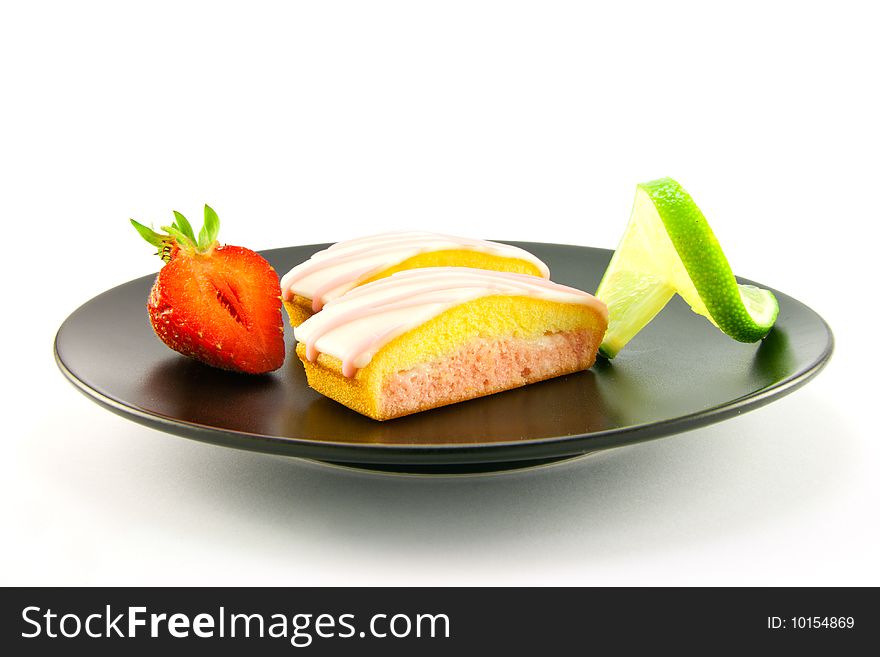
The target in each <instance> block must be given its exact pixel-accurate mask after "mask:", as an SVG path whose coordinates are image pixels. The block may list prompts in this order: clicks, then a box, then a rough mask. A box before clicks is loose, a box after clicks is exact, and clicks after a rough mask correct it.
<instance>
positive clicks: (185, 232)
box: [129, 204, 220, 262]
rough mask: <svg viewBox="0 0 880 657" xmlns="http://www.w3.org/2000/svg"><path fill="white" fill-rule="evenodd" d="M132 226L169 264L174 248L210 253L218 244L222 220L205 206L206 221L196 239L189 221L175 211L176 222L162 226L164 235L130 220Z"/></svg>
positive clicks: (211, 209)
mask: <svg viewBox="0 0 880 657" xmlns="http://www.w3.org/2000/svg"><path fill="white" fill-rule="evenodd" d="M129 221H130V222H131V225H132V226H134V229H135V230H136V231H137V232H138V234H139V235H140V236H141V237H143V238H144V239H145V240H146V241H147V242H149V243H150V244H152V245H153V246H155V247H156V248H157V249H159V251H158V252H157V254H156V255H158V256H159V257H160V258H162V260H164V261H165V262H168V261H169V260H170V259H171V253H172V252H173V250H174V248H175V247H177V248H181V249H184V250H186V251H190V252H192V253H208V252H210V251H211V250H213V248H214V247H215V246H216V244H217V235H218V234H219V233H220V218H219V217H218V216H217V213H216V212H214V210H213V208H211V206H209V205H207V204H205V220H204V223H203V224H202V229H201V230H200V231H199V237H198V239H196V234H195V231H193V227H192V225H191V224H190V223H189V220H188V219H187V218H186V217H184V216H183V215H182V214H181V213H180V212H178V211H177V210H174V221H173V222H171V225H170V226H162V227H161V230H163V231H165V232H164V233H158V232H156V231H155V230H153V229H152V228H150V227H148V226H144V225H143V224H142V223H139V222H137V221H135V220H134V219H129Z"/></svg>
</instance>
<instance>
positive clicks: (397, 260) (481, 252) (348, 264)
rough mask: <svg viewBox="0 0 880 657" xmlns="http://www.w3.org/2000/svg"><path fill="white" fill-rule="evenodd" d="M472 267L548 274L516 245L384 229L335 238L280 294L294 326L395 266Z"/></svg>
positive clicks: (289, 277) (285, 281)
mask: <svg viewBox="0 0 880 657" xmlns="http://www.w3.org/2000/svg"><path fill="white" fill-rule="evenodd" d="M424 267H474V268H478V269H491V270H497V271H508V272H516V273H520V274H530V275H533V276H540V277H542V278H550V270H549V269H548V267H547V265H546V264H544V263H543V262H542V261H541V260H540V259H538V258H536V257H535V256H534V255H532V254H531V253H529V252H528V251H525V250H523V249H520V248H518V247H515V246H509V245H507V244H500V243H498V242H488V241H486V240H478V239H470V238H466V237H455V236H452V235H441V234H438V233H430V232H424V231H404V232H396V233H383V234H381V235H372V236H369V237H361V238H358V239H353V240H347V241H344V242H337V243H336V244H333V245H332V246H330V247H329V248H326V249H324V250H322V251H318V252H317V253H315V254H314V255H313V256H312V257H311V258H310V259H308V260H306V261H305V262H303V263H301V264H299V265H297V266H296V267H294V268H293V269H291V270H290V271H289V272H288V273H287V274H285V275H284V276H283V277H282V278H281V297H282V300H283V301H284V306H285V308H286V309H287V313H288V315H289V317H290V323H291V324H292V325H293V326H298V325H299V324H301V323H302V322H304V321H305V320H306V319H308V318H309V317H310V316H311V315H312V314H313V313H316V312H318V311H319V310H321V308H322V307H323V306H324V305H325V304H326V303H327V302H328V301H330V300H332V299H336V298H338V297H340V296H342V295H343V294H345V293H346V292H348V291H349V290H351V289H353V288H355V287H357V286H359V285H363V284H365V283H369V282H370V281H375V280H378V279H380V278H385V277H387V276H390V275H391V274H394V273H395V272H398V271H404V270H408V269H417V268H424Z"/></svg>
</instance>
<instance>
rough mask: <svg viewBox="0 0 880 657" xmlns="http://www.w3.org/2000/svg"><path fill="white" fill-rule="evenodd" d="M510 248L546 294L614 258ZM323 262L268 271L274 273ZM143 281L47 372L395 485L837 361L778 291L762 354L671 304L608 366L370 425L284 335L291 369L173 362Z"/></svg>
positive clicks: (82, 318) (231, 438)
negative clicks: (546, 287) (392, 476)
mask: <svg viewBox="0 0 880 657" xmlns="http://www.w3.org/2000/svg"><path fill="white" fill-rule="evenodd" d="M514 244H516V245H517V246H521V247H523V248H525V249H528V250H529V251H531V252H532V253H534V254H535V255H537V256H538V257H539V258H541V259H543V260H544V261H545V262H547V263H548V264H549V265H550V268H551V271H552V274H553V280H555V281H558V282H560V283H565V284H567V285H573V286H575V287H579V288H582V289H585V290H591V291H592V290H595V289H596V286H597V285H598V283H599V279H600V277H601V275H602V273H603V272H604V270H605V267H606V266H607V264H608V261H609V259H610V257H611V251H608V250H605V249H593V248H587V247H580V246H567V245H560V244H537V243H531V242H515V243H514ZM325 246H327V245H324V244H317V245H310V246H297V247H291V248H286V249H274V250H271V251H266V252H264V253H263V255H264V256H265V257H266V258H267V259H268V260H269V261H270V262H271V263H272V265H273V266H274V267H275V269H276V270H277V271H278V272H280V273H284V272H286V271H287V270H288V269H290V268H291V267H292V266H293V265H295V264H297V263H299V262H302V261H303V260H305V259H306V258H308V257H309V256H310V255H311V254H312V253H314V252H315V251H317V250H319V249H321V248H324V247H325ZM153 279H154V277H153V276H145V277H143V278H139V279H137V280H134V281H131V282H129V283H125V284H124V285H120V286H119V287H116V288H113V289H112V290H108V291H107V292H105V293H103V294H101V295H99V296H97V297H95V298H94V299H92V300H91V301H89V302H88V303H86V304H85V305H83V306H81V307H80V308H79V309H78V310H76V312H74V313H73V314H72V315H71V316H70V317H68V318H67V320H66V321H65V322H64V324H63V325H62V326H61V328H60V329H59V331H58V335H57V336H56V338H55V355H56V360H57V362H58V365H59V367H60V368H61V370H62V372H64V374H65V375H66V376H67V377H68V379H70V381H71V382H72V383H73V384H74V385H75V386H76V387H77V388H78V389H79V390H80V391H82V392H83V393H85V394H86V395H88V396H89V397H90V398H92V399H93V400H95V401H96V402H98V403H99V404H101V405H102V406H104V407H106V408H109V409H110V410H112V411H114V412H116V413H119V414H120V415H123V416H125V417H127V418H129V419H132V420H134V421H136V422H140V423H143V424H146V425H148V426H151V427H154V428H157V429H161V430H163V431H168V432H170V433H174V434H178V435H181V436H185V437H187V438H194V439H196V440H202V441H205V442H210V443H215V444H218V445H225V446H227V447H238V448H241V449H249V450H256V451H261V452H271V453H275V454H286V455H289V456H298V457H303V458H309V459H317V460H321V461H329V462H335V463H347V464H351V465H358V466H362V467H370V468H374V469H383V470H392V471H421V472H447V471H458V472H467V471H484V470H501V469H506V468H510V467H522V466H523V465H531V464H536V463H544V462H548V461H552V460H556V459H560V458H566V457H571V456H576V455H580V454H585V453H588V452H592V451H595V450H599V449H605V448H608V447H615V446H618V445H625V444H628V443H634V442H639V441H642V440H649V439H652V438H659V437H661V436H665V435H668V434H672V433H677V432H681V431H687V430H689V429H695V428H697V427H700V426H703V425H706V424H710V423H712V422H718V421H720V420H724V419H726V418H729V417H731V416H734V415H739V414H741V413H743V412H745V411H747V410H751V409H754V408H757V407H759V406H762V405H763V404H766V403H768V402H770V401H773V400H774V399H778V398H780V397H782V396H783V395H785V394H787V393H789V392H791V391H792V390H794V389H796V388H798V387H799V386H801V385H803V384H804V383H806V382H807V381H808V380H809V379H810V378H812V377H813V376H815V374H816V373H818V371H819V370H820V369H821V368H822V366H823V365H824V364H825V363H826V362H827V360H828V358H829V357H830V356H831V351H832V347H833V338H832V335H831V330H830V329H829V328H828V325H827V324H826V323H825V322H824V320H823V319H822V318H821V317H819V315H817V314H816V313H815V312H813V311H812V310H810V309H809V308H808V307H807V306H805V305H804V304H802V303H801V302H799V301H797V300H795V299H792V298H791V297H789V296H786V295H785V294H782V293H780V292H776V291H775V290H774V292H775V293H776V296H777V298H778V299H779V305H780V313H779V319H778V321H777V324H776V326H775V327H774V329H773V330H772V331H771V332H770V334H769V335H768V336H767V338H766V339H765V340H764V341H763V342H761V343H759V344H741V343H739V342H734V341H733V340H731V339H729V338H727V337H726V336H724V335H723V334H722V333H721V332H720V331H718V330H717V329H715V328H714V327H713V326H711V325H710V324H709V322H707V321H706V320H705V319H704V318H702V317H699V316H697V315H695V314H694V313H692V312H691V311H690V309H689V308H688V306H687V304H685V303H684V302H683V301H682V300H681V299H680V298H678V297H676V298H675V299H673V301H672V302H671V303H670V304H669V305H668V306H667V307H666V308H665V309H664V310H663V312H662V313H660V315H658V317H657V318H656V319H655V320H654V321H653V322H651V324H649V325H648V326H647V327H646V328H645V329H644V330H643V331H642V332H641V333H640V334H639V335H638V336H636V338H635V339H634V340H633V341H632V342H630V344H629V345H628V346H627V347H626V348H625V349H624V350H623V351H622V352H621V353H620V355H619V356H618V357H617V358H615V359H614V361H613V362H608V361H602V360H601V359H600V361H599V362H598V363H597V365H596V366H595V367H594V368H593V369H592V370H590V371H588V372H581V373H579V374H576V375H572V376H566V377H560V378H558V379H553V380H551V381H545V382H543V383H538V384H534V385H531V386H527V387H525V388H521V389H518V390H512V391H508V392H504V393H500V394H496V395H492V396H490V397H484V398H482V399H475V400H471V401H468V402H464V403H461V404H455V405H452V406H447V407H445V408H440V409H436V410H432V411H427V412H424V413H419V414H416V415H412V416H409V417H404V418H400V419H397V420H391V421H388V422H376V421H374V420H370V419H368V418H365V417H362V416H361V415H358V414H357V413H355V412H354V411H351V410H349V409H347V408H345V407H344V406H341V405H339V404H337V403H336V402H334V401H331V400H330V399H327V398H325V397H322V396H321V395H319V394H317V393H316V392H314V391H313V390H312V389H311V388H309V387H308V385H307V384H306V379H305V374H304V372H303V368H302V365H301V364H300V362H299V360H298V359H297V358H296V356H295V355H294V353H293V347H292V345H293V331H292V330H291V329H290V328H287V330H286V340H287V345H288V357H287V362H285V364H284V366H283V367H282V368H281V369H280V370H278V371H276V372H273V373H272V374H269V375H263V376H256V377H255V376H248V375H242V374H233V373H229V372H224V371H220V370H216V369H213V368H210V367H208V366H205V365H202V364H200V363H198V362H196V361H193V360H190V359H188V358H185V357H184V356H180V355H178V354H176V353H174V352H173V351H171V350H169V349H168V348H167V347H165V346H164V345H163V344H162V343H161V342H159V340H158V338H156V336H155V335H154V334H153V331H152V329H151V327H150V324H149V322H148V320H147V315H146V309H145V304H146V299H147V295H148V293H149V291H150V287H151V285H152V283H153ZM741 282H748V281H741ZM759 285H760V284H759ZM761 287H766V286H764V285H762V286H761Z"/></svg>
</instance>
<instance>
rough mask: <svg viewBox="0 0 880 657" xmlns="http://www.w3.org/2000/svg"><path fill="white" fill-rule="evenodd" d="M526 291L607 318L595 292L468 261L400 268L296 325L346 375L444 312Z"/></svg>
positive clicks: (311, 351)
mask: <svg viewBox="0 0 880 657" xmlns="http://www.w3.org/2000/svg"><path fill="white" fill-rule="evenodd" d="M495 295H501V296H525V297H532V298H536V299H546V300H548V301H558V302H562V303H574V304H580V305H585V306H590V307H591V308H593V309H594V310H595V311H596V312H598V313H600V314H601V315H602V316H603V317H604V318H605V320H606V321H607V319H608V308H607V307H606V306H605V304H604V303H602V302H601V301H599V300H598V299H597V298H596V297H594V296H593V295H592V294H588V293H587V292H584V291H583V290H578V289H576V288H573V287H568V286H566V285H560V284H558V283H553V282H552V281H549V280H546V279H543V278H538V277H536V276H528V275H526V274H513V273H510V272H498V271H489V270H485V269H472V268H469V267H430V268H424V269H410V270H405V271H401V272H397V273H396V274H393V275H391V276H389V277H387V278H381V279H379V280H377V281H373V282H372V283H367V284H366V285H362V286H360V287H358V288H357V289H354V290H352V291H350V292H349V293H348V294H345V295H344V296H341V297H339V298H336V299H334V300H332V301H329V302H328V303H327V304H326V305H325V306H324V309H323V310H322V311H321V312H320V313H317V314H315V315H312V316H311V317H309V318H308V319H307V320H306V321H305V322H303V323H302V324H300V325H299V326H298V327H297V328H296V329H294V335H295V336H296V339H297V341H299V342H303V343H304V344H305V346H306V358H307V359H308V360H309V361H312V362H314V361H315V360H316V359H317V358H318V354H320V353H325V354H329V355H331V356H335V357H336V358H338V359H339V360H341V361H342V373H343V374H344V375H345V376H347V377H352V376H354V375H355V373H356V372H357V370H359V369H361V368H363V367H366V366H367V365H368V364H369V363H370V361H371V360H372V358H373V356H374V355H375V354H376V353H377V352H378V351H379V350H380V349H381V348H382V347H383V346H385V345H386V344H388V343H389V342H390V341H391V340H393V339H394V338H396V337H397V336H399V335H402V334H404V333H406V332H407V331H411V330H412V329H414V328H416V327H417V326H420V325H421V324H424V323H425V322H427V321H428V320H430V319H431V318H433V317H436V316H437V315H439V314H440V313H442V312H444V311H446V310H448V309H450V308H452V307H454V306H457V305H460V304H462V303H466V302H468V301H472V300H474V299H478V298H480V297H486V296H495Z"/></svg>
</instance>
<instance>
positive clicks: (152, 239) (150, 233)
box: [129, 219, 164, 249]
mask: <svg viewBox="0 0 880 657" xmlns="http://www.w3.org/2000/svg"><path fill="white" fill-rule="evenodd" d="M129 221H130V222H131V225H132V226H134V229H135V230H136V231H137V232H138V233H140V236H141V237H143V238H144V239H145V240H147V241H148V242H149V243H150V244H152V245H153V246H155V247H156V248H158V249H161V248H162V244H163V242H164V238H163V237H162V235H160V234H159V233H157V232H156V231H155V230H153V229H152V228H147V227H146V226H144V225H143V224H141V223H138V222H137V221H135V220H134V219H129Z"/></svg>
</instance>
